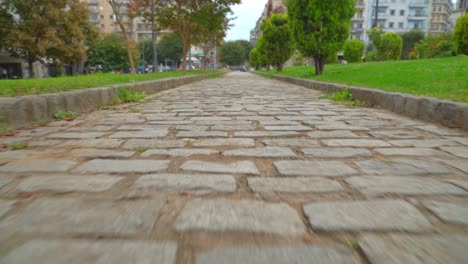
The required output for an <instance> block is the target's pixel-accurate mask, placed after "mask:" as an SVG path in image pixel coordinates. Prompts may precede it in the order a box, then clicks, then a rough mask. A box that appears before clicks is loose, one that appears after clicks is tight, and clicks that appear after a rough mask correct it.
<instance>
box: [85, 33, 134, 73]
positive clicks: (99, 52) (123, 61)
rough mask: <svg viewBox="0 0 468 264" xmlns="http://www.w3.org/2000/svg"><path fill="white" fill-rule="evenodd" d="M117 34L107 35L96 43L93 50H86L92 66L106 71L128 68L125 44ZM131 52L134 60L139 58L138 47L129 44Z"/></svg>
mask: <svg viewBox="0 0 468 264" xmlns="http://www.w3.org/2000/svg"><path fill="white" fill-rule="evenodd" d="M125 42H126V41H125V39H124V38H123V37H122V36H121V35H119V34H109V35H106V36H104V37H103V38H101V39H98V40H97V41H96V44H95V46H94V47H93V48H91V49H89V50H88V61H89V62H90V63H91V64H92V65H101V66H102V69H103V70H104V71H105V72H107V71H112V70H121V69H128V68H129V65H130V63H129V61H128V56H127V44H126V43H125ZM131 44H132V46H131V52H132V57H133V59H134V60H136V58H138V57H139V56H140V54H139V51H138V47H137V45H136V44H135V43H134V42H131Z"/></svg>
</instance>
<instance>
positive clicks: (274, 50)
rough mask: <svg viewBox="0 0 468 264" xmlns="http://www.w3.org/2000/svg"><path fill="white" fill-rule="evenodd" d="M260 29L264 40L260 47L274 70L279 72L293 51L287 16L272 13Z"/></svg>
mask: <svg viewBox="0 0 468 264" xmlns="http://www.w3.org/2000/svg"><path fill="white" fill-rule="evenodd" d="M261 29H262V36H263V38H264V41H265V42H264V45H261V46H260V47H261V49H262V51H264V52H265V53H266V55H267V56H268V57H269V58H270V62H271V64H272V65H274V66H275V68H276V70H277V71H278V72H281V71H282V70H283V64H284V63H285V62H286V61H287V60H288V59H289V58H290V57H291V55H292V54H293V52H294V45H293V42H292V37H291V32H290V31H289V25H288V17H287V16H286V15H283V14H273V15H271V16H270V18H268V20H266V21H265V22H264V23H263V24H262V26H261Z"/></svg>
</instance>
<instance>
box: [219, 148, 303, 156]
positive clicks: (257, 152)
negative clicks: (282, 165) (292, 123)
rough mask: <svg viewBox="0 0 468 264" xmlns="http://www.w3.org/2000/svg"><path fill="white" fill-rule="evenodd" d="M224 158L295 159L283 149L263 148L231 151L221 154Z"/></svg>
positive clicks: (289, 151)
mask: <svg viewBox="0 0 468 264" xmlns="http://www.w3.org/2000/svg"><path fill="white" fill-rule="evenodd" d="M223 155H224V156H241V157H243V156H244V157H257V158H295V157H296V154H294V152H292V150H290V149H288V148H285V147H263V148H245V149H233V150H226V151H224V152H223Z"/></svg>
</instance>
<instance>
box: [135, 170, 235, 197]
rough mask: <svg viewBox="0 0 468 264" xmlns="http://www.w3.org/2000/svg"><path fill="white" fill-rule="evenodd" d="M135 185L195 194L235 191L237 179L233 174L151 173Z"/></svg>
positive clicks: (142, 187)
mask: <svg viewBox="0 0 468 264" xmlns="http://www.w3.org/2000/svg"><path fill="white" fill-rule="evenodd" d="M133 187H135V188H138V189H141V190H159V191H162V192H174V191H176V192H179V191H185V192H191V193H195V194H208V193H227V192H235V191H236V189H237V187H236V180H235V179H234V177H232V176H231V175H223V174H216V175H209V174H149V175H144V176H141V177H140V178H138V180H136V181H135V184H134V185H133Z"/></svg>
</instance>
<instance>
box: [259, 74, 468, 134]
mask: <svg viewBox="0 0 468 264" xmlns="http://www.w3.org/2000/svg"><path fill="white" fill-rule="evenodd" d="M253 73H254V74H258V75H261V76H265V77H270V78H273V79H276V80H279V81H283V82H287V83H291V84H295V85H299V86H303V87H305V88H308V89H315V90H319V91H322V92H325V93H334V92H337V91H343V90H344V89H345V88H349V89H350V90H351V93H352V94H353V97H354V98H356V99H358V100H360V101H363V102H365V103H367V104H368V105H369V106H372V107H379V108H383V109H386V110H390V111H392V112H395V113H397V114H401V115H405V116H408V117H412V118H416V119H419V120H423V121H428V122H432V123H438V124H441V125H443V126H446V127H450V128H459V129H462V130H464V131H468V104H466V103H458V102H452V101H447V100H439V99H435V98H431V97H423V96H415V95H410V94H402V93H395V92H386V91H382V90H378V89H371V88H363V87H356V86H350V85H345V84H337V83H327V82H319V81H314V80H306V79H299V78H294V77H289V76H281V75H275V74H268V73H259V72H253Z"/></svg>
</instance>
